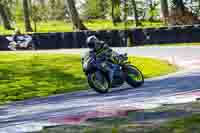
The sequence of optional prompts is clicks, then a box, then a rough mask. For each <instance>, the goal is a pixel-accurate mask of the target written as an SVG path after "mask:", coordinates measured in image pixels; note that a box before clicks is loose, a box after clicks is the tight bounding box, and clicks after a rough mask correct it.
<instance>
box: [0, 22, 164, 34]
mask: <svg viewBox="0 0 200 133" xmlns="http://www.w3.org/2000/svg"><path fill="white" fill-rule="evenodd" d="M84 24H85V25H86V26H87V27H88V29H89V30H105V29H106V30H107V29H124V23H119V24H117V25H116V26H114V25H113V23H112V21H110V20H88V21H85V22H84ZM32 25H33V24H32ZM142 25H143V26H141V27H159V26H162V25H163V24H162V23H161V22H153V23H150V22H148V21H143V22H142ZM32 27H33V26H32ZM134 27H135V24H134V22H131V21H130V22H128V24H127V28H134ZM14 28H19V29H21V30H22V32H24V31H25V30H24V23H23V22H17V23H16V25H15V26H14ZM70 31H73V27H72V24H71V23H70V22H63V21H48V22H39V23H38V24H37V32H70ZM12 32H13V31H12V30H5V29H4V28H3V26H2V25H0V34H12Z"/></svg>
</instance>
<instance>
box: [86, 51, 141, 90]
mask: <svg viewBox="0 0 200 133" xmlns="http://www.w3.org/2000/svg"><path fill="white" fill-rule="evenodd" d="M118 58H121V59H123V60H122V61H120V62H118V63H117V64H113V63H111V62H110V61H106V62H107V64H108V65H109V66H110V68H111V69H110V71H112V72H109V71H108V70H107V69H104V67H102V66H101V65H100V62H101V61H99V59H96V58H95V57H93V58H90V59H89V60H87V62H85V63H84V64H83V70H84V72H85V74H86V76H87V80H88V84H89V86H90V87H91V88H92V89H94V90H95V91H96V92H98V93H107V92H108V91H109V89H110V88H114V87H120V86H121V85H123V84H124V83H125V82H126V83H128V84H129V85H130V86H132V87H135V88H136V87H140V86H141V85H142V84H143V83H144V76H143V74H142V72H141V71H140V70H139V69H138V68H137V67H135V66H134V65H131V64H130V62H128V57H127V54H122V55H119V57H118ZM100 60H101V59H100ZM102 60H105V59H102Z"/></svg>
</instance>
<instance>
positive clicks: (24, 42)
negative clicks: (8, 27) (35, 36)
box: [9, 29, 32, 50]
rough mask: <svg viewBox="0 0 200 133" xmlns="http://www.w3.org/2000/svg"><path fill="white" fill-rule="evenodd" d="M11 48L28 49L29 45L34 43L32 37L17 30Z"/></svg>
mask: <svg viewBox="0 0 200 133" xmlns="http://www.w3.org/2000/svg"><path fill="white" fill-rule="evenodd" d="M12 40H13V41H12V42H11V43H10V47H9V48H11V49H13V50H16V47H17V46H19V47H21V48H27V47H28V45H29V43H31V41H32V37H31V36H29V35H23V34H22V33H21V31H20V30H19V29H16V30H15V32H14V34H13V36H12Z"/></svg>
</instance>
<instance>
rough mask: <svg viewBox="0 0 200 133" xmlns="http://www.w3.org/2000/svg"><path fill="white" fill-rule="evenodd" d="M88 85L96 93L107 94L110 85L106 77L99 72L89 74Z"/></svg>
mask: <svg viewBox="0 0 200 133" xmlns="http://www.w3.org/2000/svg"><path fill="white" fill-rule="evenodd" d="M88 84H89V86H90V87H91V88H92V89H94V90H95V91H96V92H98V93H107V92H108V90H109V88H110V83H109V80H108V78H107V76H106V75H105V74H104V73H102V72H101V71H95V72H93V73H89V74H88Z"/></svg>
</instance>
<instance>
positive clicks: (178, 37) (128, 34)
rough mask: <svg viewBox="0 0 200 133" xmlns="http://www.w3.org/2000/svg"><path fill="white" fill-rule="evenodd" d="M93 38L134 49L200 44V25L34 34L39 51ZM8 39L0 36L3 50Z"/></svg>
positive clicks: (80, 43)
mask: <svg viewBox="0 0 200 133" xmlns="http://www.w3.org/2000/svg"><path fill="white" fill-rule="evenodd" d="M90 35H96V36H97V37H99V38H100V39H101V40H104V41H105V42H106V43H108V44H109V45H110V46H112V47H126V44H127V43H125V42H126V40H128V39H129V40H130V42H131V44H133V46H140V45H145V44H166V43H168V44H169V43H188V42H200V25H194V26H191V25H189V26H173V27H161V28H145V29H142V28H135V29H129V30H100V31H79V32H63V33H62V32H58V33H34V34H31V36H32V37H33V41H34V43H35V45H36V48H37V49H59V48H86V47H87V45H86V42H85V40H86V38H87V37H88V36H90ZM5 37H6V36H0V50H7V46H8V41H7V40H6V38H5Z"/></svg>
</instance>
